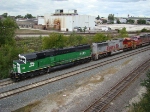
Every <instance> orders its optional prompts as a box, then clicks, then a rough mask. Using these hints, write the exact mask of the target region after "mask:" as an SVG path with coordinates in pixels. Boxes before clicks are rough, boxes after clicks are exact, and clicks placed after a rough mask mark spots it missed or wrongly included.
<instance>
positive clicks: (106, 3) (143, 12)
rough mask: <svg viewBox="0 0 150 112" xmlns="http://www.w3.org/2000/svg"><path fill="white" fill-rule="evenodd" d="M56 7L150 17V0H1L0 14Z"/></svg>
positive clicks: (41, 12)
mask: <svg viewBox="0 0 150 112" xmlns="http://www.w3.org/2000/svg"><path fill="white" fill-rule="evenodd" d="M55 9H76V10H77V12H78V14H79V15H91V16H95V17H97V16H98V15H99V16H100V17H108V15H109V14H114V15H115V17H127V16H128V14H129V16H134V17H150V10H149V9H150V0H0V15H2V14H3V13H8V15H11V16H17V15H22V16H24V15H26V14H27V13H29V14H32V15H33V16H37V15H39V16H44V15H45V14H52V13H54V12H55Z"/></svg>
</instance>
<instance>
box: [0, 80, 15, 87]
mask: <svg viewBox="0 0 150 112" xmlns="http://www.w3.org/2000/svg"><path fill="white" fill-rule="evenodd" d="M11 84H14V82H13V81H12V80H11V79H10V78H9V79H8V80H4V81H2V82H0V88H2V87H5V86H8V85H11Z"/></svg>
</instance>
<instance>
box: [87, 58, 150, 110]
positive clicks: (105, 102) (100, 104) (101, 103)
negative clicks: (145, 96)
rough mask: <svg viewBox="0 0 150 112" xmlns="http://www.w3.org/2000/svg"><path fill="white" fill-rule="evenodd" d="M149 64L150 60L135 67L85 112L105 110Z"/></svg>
mask: <svg viewBox="0 0 150 112" xmlns="http://www.w3.org/2000/svg"><path fill="white" fill-rule="evenodd" d="M149 66H150V60H147V61H146V62H144V63H143V64H141V65H140V66H139V67H137V68H135V69H134V70H133V71H132V72H130V73H129V74H128V75H127V76H125V77H124V78H123V79H121V80H120V81H119V82H118V83H117V84H115V86H113V87H112V88H111V89H110V90H108V91H107V92H106V93H105V94H104V95H103V96H102V97H101V98H99V99H98V100H97V101H95V102H94V103H93V104H92V105H90V106H89V107H88V108H87V109H86V110H84V112H104V111H105V110H106V109H107V108H108V106H109V105H110V103H111V101H113V100H114V99H115V98H116V97H117V96H119V95H120V94H121V93H122V92H123V91H124V90H125V89H126V88H127V87H128V86H129V85H130V84H131V83H132V82H133V81H134V80H135V79H136V78H137V77H139V76H140V74H141V73H142V72H143V71H144V70H145V69H146V68H147V67H149Z"/></svg>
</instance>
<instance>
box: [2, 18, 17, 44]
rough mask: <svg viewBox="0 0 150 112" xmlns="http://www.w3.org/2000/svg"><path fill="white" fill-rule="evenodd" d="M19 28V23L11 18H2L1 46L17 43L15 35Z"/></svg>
mask: <svg viewBox="0 0 150 112" xmlns="http://www.w3.org/2000/svg"><path fill="white" fill-rule="evenodd" d="M17 28H18V25H17V24H16V22H15V21H14V20H12V19H11V18H6V19H4V20H0V46H2V45H4V44H10V45H13V44H14V43H15V40H14V35H15V30H16V29H17Z"/></svg>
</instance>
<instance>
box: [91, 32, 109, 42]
mask: <svg viewBox="0 0 150 112" xmlns="http://www.w3.org/2000/svg"><path fill="white" fill-rule="evenodd" d="M106 40H109V38H108V37H107V36H106V35H104V34H102V33H97V34H95V35H94V37H93V42H102V41H106Z"/></svg>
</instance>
